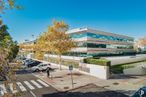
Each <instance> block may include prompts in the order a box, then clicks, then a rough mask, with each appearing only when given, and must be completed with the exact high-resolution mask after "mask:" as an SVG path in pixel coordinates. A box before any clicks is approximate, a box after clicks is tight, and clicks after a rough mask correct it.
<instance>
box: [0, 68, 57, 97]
mask: <svg viewBox="0 0 146 97" xmlns="http://www.w3.org/2000/svg"><path fill="white" fill-rule="evenodd" d="M16 77H17V80H16V84H17V86H16V87H17V90H13V92H14V91H15V92H18V93H20V97H43V95H45V94H50V93H56V92H57V91H56V90H55V89H54V88H53V87H51V86H50V85H48V84H47V83H45V82H44V81H42V80H41V79H39V78H37V77H35V76H33V74H32V73H31V72H29V71H26V70H21V71H19V72H18V73H17V75H16ZM2 86H4V85H3V84H1V85H0V87H2ZM2 88H4V90H5V89H6V88H5V86H4V87H2ZM5 92H7V91H5ZM1 96H2V95H1Z"/></svg>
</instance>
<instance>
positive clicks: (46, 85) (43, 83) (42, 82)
mask: <svg viewBox="0 0 146 97" xmlns="http://www.w3.org/2000/svg"><path fill="white" fill-rule="evenodd" d="M37 81H38V82H40V83H41V84H42V85H44V86H45V87H49V85H48V84H46V83H45V82H44V81H42V80H40V79H38V80H37Z"/></svg>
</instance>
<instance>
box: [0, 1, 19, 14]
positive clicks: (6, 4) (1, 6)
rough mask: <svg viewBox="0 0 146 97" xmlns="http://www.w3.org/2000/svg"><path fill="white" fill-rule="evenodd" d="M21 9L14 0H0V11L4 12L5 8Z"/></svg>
mask: <svg viewBox="0 0 146 97" xmlns="http://www.w3.org/2000/svg"><path fill="white" fill-rule="evenodd" d="M14 8H16V9H21V6H19V5H16V0H0V12H2V13H4V12H5V10H7V9H14Z"/></svg>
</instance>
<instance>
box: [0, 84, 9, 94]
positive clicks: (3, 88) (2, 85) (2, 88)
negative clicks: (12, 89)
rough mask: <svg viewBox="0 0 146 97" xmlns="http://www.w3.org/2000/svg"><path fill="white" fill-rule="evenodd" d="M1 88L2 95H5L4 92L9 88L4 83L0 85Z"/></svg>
mask: <svg viewBox="0 0 146 97" xmlns="http://www.w3.org/2000/svg"><path fill="white" fill-rule="evenodd" d="M0 89H1V95H4V93H7V90H6V88H5V85H4V84H1V85H0Z"/></svg>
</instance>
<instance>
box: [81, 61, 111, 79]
mask: <svg viewBox="0 0 146 97" xmlns="http://www.w3.org/2000/svg"><path fill="white" fill-rule="evenodd" d="M80 66H83V67H86V68H89V73H88V74H90V75H92V76H95V77H98V78H101V79H108V78H109V76H110V72H109V67H108V66H101V65H94V64H85V63H80Z"/></svg>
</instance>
